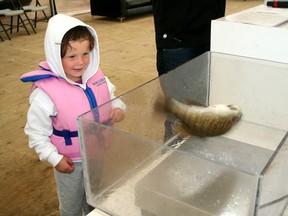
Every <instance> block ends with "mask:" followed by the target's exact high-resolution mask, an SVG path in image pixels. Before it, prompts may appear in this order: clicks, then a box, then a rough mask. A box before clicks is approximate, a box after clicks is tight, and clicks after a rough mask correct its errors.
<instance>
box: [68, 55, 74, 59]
mask: <svg viewBox="0 0 288 216" xmlns="http://www.w3.org/2000/svg"><path fill="white" fill-rule="evenodd" d="M67 58H69V59H74V58H76V56H75V55H72V56H67Z"/></svg>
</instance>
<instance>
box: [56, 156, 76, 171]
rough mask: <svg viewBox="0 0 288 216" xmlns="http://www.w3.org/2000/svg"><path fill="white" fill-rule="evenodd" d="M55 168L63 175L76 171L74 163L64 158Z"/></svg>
mask: <svg viewBox="0 0 288 216" xmlns="http://www.w3.org/2000/svg"><path fill="white" fill-rule="evenodd" d="M55 168H56V170H58V171H59V172H61V173H72V172H73V171H74V163H73V161H72V160H71V159H70V158H67V157H65V156H64V157H63V158H62V159H61V160H60V162H59V163H58V164H57V165H56V167H55Z"/></svg>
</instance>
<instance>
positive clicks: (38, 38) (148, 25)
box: [0, 0, 263, 215]
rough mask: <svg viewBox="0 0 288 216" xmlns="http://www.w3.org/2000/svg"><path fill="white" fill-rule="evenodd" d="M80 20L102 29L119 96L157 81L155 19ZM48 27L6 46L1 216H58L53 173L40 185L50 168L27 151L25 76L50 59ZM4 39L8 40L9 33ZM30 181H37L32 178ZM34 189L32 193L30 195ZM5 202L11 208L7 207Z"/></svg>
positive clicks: (232, 5) (2, 51)
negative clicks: (46, 45)
mask: <svg viewBox="0 0 288 216" xmlns="http://www.w3.org/2000/svg"><path fill="white" fill-rule="evenodd" d="M66 1H67V2H68V1H69V5H70V6H71V7H73V5H76V3H77V2H79V1H76V0H66ZM41 2H43V1H41ZM63 2H65V1H64V0H63V1H62V3H63ZM73 2H75V4H73ZM262 3H263V1H260V0H246V1H242V0H227V10H226V14H227V15H228V14H231V13H235V12H238V11H241V10H244V9H246V8H249V7H254V6H256V5H260V4H262ZM64 5H65V4H64V3H63V4H62V6H61V4H59V5H57V6H59V8H58V11H59V12H62V13H70V14H71V8H70V9H69V11H68V10H66V9H65V7H64ZM75 7H76V8H77V7H78V6H77V5H76V6H75ZM75 11H76V9H75ZM76 13H77V12H76ZM75 16H76V17H77V18H79V19H81V20H82V21H84V22H86V23H87V24H89V25H91V26H93V27H94V28H95V29H96V31H97V33H98V36H99V43H100V67H101V68H102V70H103V71H104V73H105V74H106V76H108V77H109V78H110V80H111V81H112V82H113V83H114V84H115V85H116V87H117V91H116V94H117V95H120V94H123V93H125V92H127V91H129V90H131V89H133V88H135V87H137V86H139V85H140V84H143V83H145V82H147V81H149V80H151V79H153V78H155V77H156V76H157V72H156V66H155V64H156V61H155V60H156V57H155V53H156V52H155V41H154V26H153V18H152V16H151V14H146V15H141V16H136V17H131V18H127V19H125V20H124V22H123V23H120V22H119V21H118V20H117V19H113V18H106V17H97V16H94V17H92V16H91V15H90V14H89V13H85V14H81V15H75ZM46 26H47V23H46V22H39V24H38V26H37V32H38V33H37V34H31V35H30V36H28V35H27V34H26V33H25V31H24V30H23V29H20V32H18V33H16V32H14V33H13V34H12V40H11V41H9V40H5V41H4V42H0V59H1V60H0V62H1V73H0V97H1V101H0V178H1V181H0V188H1V189H0V190H1V193H0V194H1V195H0V200H1V202H0V215H29V214H24V213H23V214H21V213H19V214H18V213H15V212H18V211H20V210H21V209H23V208H25V207H29V208H31V209H32V211H34V212H35V211H36V210H35V209H39V208H45V206H44V204H43V203H45V205H49V206H52V207H54V209H55V211H56V212H57V205H58V204H57V202H54V203H49V202H48V203H47V202H44V200H47V199H49V197H51V196H53V198H54V199H57V198H56V195H55V185H54V179H53V172H52V171H51V172H46V173H45V175H46V180H45V182H37V181H36V179H37V176H33V178H32V175H31V173H36V174H37V172H39V173H41V170H44V169H50V167H49V166H48V165H47V164H46V163H37V156H36V154H35V153H34V152H33V151H32V150H30V149H29V148H28V146H27V138H26V137H25V135H24V133H23V127H24V125H25V122H26V113H27V109H28V97H29V90H30V85H29V84H23V83H21V82H20V81H19V77H20V75H21V74H23V73H25V72H28V71H31V70H35V69H37V65H38V62H39V61H41V60H44V59H45V56H44V52H43V38H44V34H45V29H46ZM31 32H32V31H31ZM1 36H2V37H3V38H5V36H4V35H3V33H1ZM5 39H6V38H5ZM31 167H33V168H31ZM39 170H40V171H39ZM24 175H25V177H24ZM29 175H30V177H31V178H29V177H26V176H29ZM39 175H40V174H39ZM15 179H18V180H19V183H17V184H15V183H14V180H15ZM35 182H37V183H35ZM44 184H48V185H49V186H50V187H51V191H50V192H47V194H46V197H41V196H40V195H39V196H37V193H38V190H37V188H39V186H41V185H44ZM29 187H30V188H32V189H31V190H29V192H27V190H28V188H29ZM19 194H27V197H29V196H32V197H33V199H32V201H29V200H28V199H27V200H26V199H25V198H24V200H23V198H19V196H18V195H19ZM3 200H5V201H6V202H2V201H3ZM7 203H8V204H7ZM13 210H14V211H13ZM16 210H17V211H16ZM2 212H3V213H2ZM36 212H37V211H36ZM56 214H57V213H56ZM56 214H55V215H56ZM30 215H39V214H36V213H35V214H32V213H31V214H30ZM46 215H52V213H51V210H49V211H48V212H46Z"/></svg>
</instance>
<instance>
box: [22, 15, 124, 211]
mask: <svg viewBox="0 0 288 216" xmlns="http://www.w3.org/2000/svg"><path fill="white" fill-rule="evenodd" d="M44 49H45V55H46V59H47V61H44V62H40V64H39V66H40V68H41V70H37V71H32V72H29V73H26V74H24V75H22V77H21V80H22V81H23V82H29V81H31V82H33V88H32V92H31V95H30V98H29V101H30V108H29V111H28V114H27V124H26V126H25V133H26V134H27V135H28V137H29V146H30V147H31V148H34V149H35V151H36V152H37V154H38V155H39V158H40V160H47V161H48V162H50V163H51V164H52V166H53V167H55V178H56V183H57V193H58V198H59V204H60V206H59V208H60V214H61V215H62V216H66V215H67V216H71V215H75V216H76V215H79V216H80V215H82V211H84V212H85V213H86V214H87V213H89V212H90V211H91V210H92V208H91V206H89V205H88V204H87V202H86V197H85V190H84V183H83V173H82V163H81V154H80V146H79V139H78V131H77V117H78V116H79V115H81V114H83V113H84V112H87V111H89V110H90V109H93V108H95V107H98V106H100V105H101V104H103V103H105V102H107V101H110V100H111V99H114V98H115V96H114V91H115V86H114V85H113V84H112V83H111V82H110V81H109V79H108V78H107V77H105V76H104V75H103V73H102V71H101V70H100V68H99V46H98V38H97V34H96V32H95V30H94V29H93V28H92V27H91V26H88V25H86V24H85V23H83V22H81V21H80V20H78V19H76V18H73V17H69V16H65V15H61V14H58V15H56V16H53V17H52V18H51V19H50V20H49V22H48V27H47V30H46V34H45V39H44ZM125 109H126V107H125V104H124V103H123V102H122V101H121V100H120V99H114V100H113V101H112V108H111V112H110V120H109V121H110V122H111V123H113V122H117V121H121V120H122V119H123V118H124V111H125Z"/></svg>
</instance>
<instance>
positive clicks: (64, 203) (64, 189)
mask: <svg viewBox="0 0 288 216" xmlns="http://www.w3.org/2000/svg"><path fill="white" fill-rule="evenodd" d="M55 178H56V184H57V193H58V198H59V210H60V215H61V216H82V210H84V211H85V213H86V214H88V213H89V212H90V211H91V210H92V209H93V208H92V207H90V206H89V205H88V204H87V202H86V197H85V189H84V179H83V170H82V163H75V169H74V171H73V173H71V174H65V173H60V172H58V171H57V170H55Z"/></svg>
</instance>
